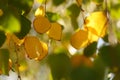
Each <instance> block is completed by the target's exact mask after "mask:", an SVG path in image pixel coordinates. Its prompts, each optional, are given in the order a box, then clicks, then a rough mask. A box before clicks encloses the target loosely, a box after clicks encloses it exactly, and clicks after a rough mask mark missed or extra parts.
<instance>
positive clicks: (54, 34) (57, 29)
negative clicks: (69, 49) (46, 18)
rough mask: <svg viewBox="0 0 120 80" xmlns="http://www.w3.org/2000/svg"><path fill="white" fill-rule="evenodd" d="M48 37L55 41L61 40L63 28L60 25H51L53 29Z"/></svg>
mask: <svg viewBox="0 0 120 80" xmlns="http://www.w3.org/2000/svg"><path fill="white" fill-rule="evenodd" d="M48 36H49V37H50V38H52V39H55V40H61V36H62V26H61V25H60V24H59V23H56V22H55V23H51V28H50V29H49V31H48Z"/></svg>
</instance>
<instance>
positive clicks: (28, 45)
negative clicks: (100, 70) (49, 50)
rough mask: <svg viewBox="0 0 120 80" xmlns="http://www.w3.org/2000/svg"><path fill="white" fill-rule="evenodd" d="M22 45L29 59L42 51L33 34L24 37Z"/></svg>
mask: <svg viewBox="0 0 120 80" xmlns="http://www.w3.org/2000/svg"><path fill="white" fill-rule="evenodd" d="M24 46H25V50H26V53H27V55H28V57H29V58H31V59H33V58H36V57H38V55H39V54H41V53H42V52H43V49H42V45H41V43H40V41H39V39H38V38H37V37H35V36H28V37H26V38H25V41H24Z"/></svg>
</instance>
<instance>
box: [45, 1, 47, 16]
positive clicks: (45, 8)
mask: <svg viewBox="0 0 120 80" xmlns="http://www.w3.org/2000/svg"><path fill="white" fill-rule="evenodd" d="M46 5H47V0H45V14H46Z"/></svg>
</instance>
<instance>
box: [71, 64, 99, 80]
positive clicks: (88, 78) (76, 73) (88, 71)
mask: <svg viewBox="0 0 120 80" xmlns="http://www.w3.org/2000/svg"><path fill="white" fill-rule="evenodd" d="M96 75H97V74H96V73H95V71H94V69H93V68H91V67H86V66H80V67H78V68H75V69H73V70H72V73H71V80H97V79H96V77H97V76H96Z"/></svg>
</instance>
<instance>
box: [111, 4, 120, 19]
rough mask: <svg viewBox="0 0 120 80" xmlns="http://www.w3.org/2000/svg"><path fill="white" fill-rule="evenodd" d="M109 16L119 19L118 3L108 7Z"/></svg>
mask: <svg viewBox="0 0 120 80" xmlns="http://www.w3.org/2000/svg"><path fill="white" fill-rule="evenodd" d="M110 13H111V17H112V18H113V19H119V18H120V15H119V14H120V3H118V4H115V5H112V6H111V9H110Z"/></svg>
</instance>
